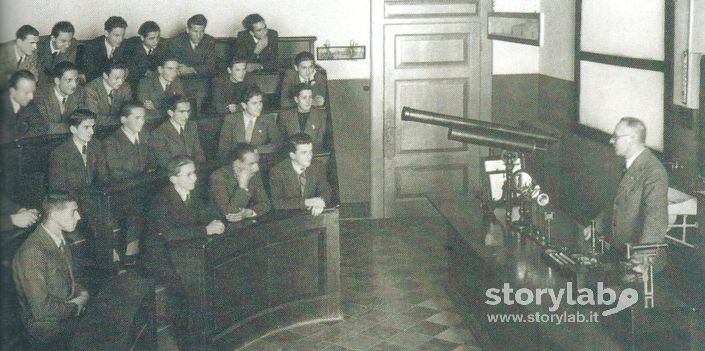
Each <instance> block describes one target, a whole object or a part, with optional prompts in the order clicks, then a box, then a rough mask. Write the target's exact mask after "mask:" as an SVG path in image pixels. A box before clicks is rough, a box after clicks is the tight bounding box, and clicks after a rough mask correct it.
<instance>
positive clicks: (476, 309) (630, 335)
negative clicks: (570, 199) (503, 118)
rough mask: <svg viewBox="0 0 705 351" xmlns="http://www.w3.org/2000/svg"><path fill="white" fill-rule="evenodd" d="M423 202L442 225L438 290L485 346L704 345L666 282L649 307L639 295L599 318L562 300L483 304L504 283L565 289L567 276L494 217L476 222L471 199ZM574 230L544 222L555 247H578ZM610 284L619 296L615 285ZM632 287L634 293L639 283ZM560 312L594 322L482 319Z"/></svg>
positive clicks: (694, 320)
mask: <svg viewBox="0 0 705 351" xmlns="http://www.w3.org/2000/svg"><path fill="white" fill-rule="evenodd" d="M429 200H430V201H431V203H432V204H433V205H434V206H435V208H436V209H437V210H438V212H439V213H440V214H441V215H442V216H443V217H445V219H446V220H447V222H448V249H449V254H448V281H447V285H446V290H447V291H448V294H449V296H450V297H451V298H452V300H453V302H454V304H455V305H456V306H457V307H458V308H459V309H460V310H461V311H464V312H466V313H467V314H469V315H472V316H474V319H475V320H476V321H477V324H478V326H477V327H478V328H479V330H476V333H475V335H476V336H478V337H479V339H480V340H479V341H480V342H481V343H482V344H483V346H484V347H485V348H486V349H489V350H648V349H653V350H702V345H705V341H703V340H705V339H703V336H702V333H703V329H704V328H705V327H704V326H703V323H702V319H700V321H699V323H698V318H699V317H698V315H697V313H698V312H697V311H696V310H695V309H694V308H693V307H691V306H689V305H687V304H685V303H683V301H681V300H680V299H679V298H678V297H677V294H675V293H673V292H672V291H671V290H669V289H670V287H667V286H661V285H657V286H656V291H657V299H656V308H655V309H653V310H644V309H643V299H642V298H641V296H640V299H639V301H638V302H637V303H636V304H635V305H634V306H632V307H631V308H628V309H626V310H624V311H622V312H619V313H617V314H614V315H612V316H607V317H603V316H602V315H601V314H599V312H601V309H599V308H596V307H589V308H588V306H580V305H573V306H570V305H567V304H566V303H565V299H564V300H563V302H564V303H562V304H561V305H560V306H559V308H558V310H557V311H555V313H553V312H551V311H549V306H548V305H550V303H549V304H548V305H547V304H542V305H538V304H535V303H529V304H527V305H525V306H524V305H519V304H516V303H515V304H514V305H504V304H498V305H495V306H493V305H490V304H487V303H485V301H486V300H488V297H487V296H486V290H487V289H489V288H499V289H501V288H502V287H503V285H504V284H505V283H508V284H509V285H510V286H511V287H512V288H513V289H514V290H515V291H516V290H518V289H520V288H527V289H529V290H531V291H532V292H533V291H536V290H535V289H542V288H554V289H560V288H563V289H564V290H565V289H566V286H567V283H568V281H569V279H568V278H567V277H566V276H563V275H560V274H559V272H558V271H557V270H556V269H554V268H553V267H551V266H549V265H548V264H547V263H546V261H544V259H542V257H541V253H542V252H543V249H542V248H541V247H540V246H539V245H538V244H536V243H535V242H534V241H532V240H530V239H526V238H522V237H519V236H517V235H510V234H507V233H506V231H505V229H504V225H503V223H501V222H500V221H498V220H497V217H490V218H484V219H483V217H482V212H481V209H480V208H479V206H478V203H477V200H475V199H473V198H470V197H466V196H457V197H450V198H448V197H447V195H446V197H443V196H441V195H435V196H429ZM503 214H504V213H503V212H502V213H501V216H500V217H499V218H503ZM576 229H577V228H576V226H575V224H574V223H572V221H570V220H569V219H567V218H566V217H565V216H561V214H560V213H557V214H556V220H555V221H554V222H553V225H552V232H553V239H554V241H556V242H557V243H559V244H558V245H559V246H571V245H578V244H579V241H578V240H579V239H578V238H579V235H581V234H580V232H579V231H577V230H576ZM605 278H606V279H605V280H607V282H606V284H605V286H609V282H610V280H611V278H610V277H605ZM614 288H615V290H617V294H619V291H620V290H619V289H620V287H617V286H615V287H614ZM622 288H624V287H622ZM634 288H636V289H637V291H639V292H640V293H641V288H640V285H639V286H634ZM593 291H595V290H594V289H593ZM556 292H557V290H556ZM576 295H577V294H576ZM603 309H604V308H603ZM564 312H565V313H569V314H577V313H582V314H583V315H589V314H590V313H591V312H597V313H598V314H599V316H598V322H597V323H595V322H586V323H562V324H560V325H556V324H555V323H550V322H549V323H526V322H524V323H520V322H513V323H512V322H505V323H499V322H489V321H488V315H492V314H494V315H498V314H504V315H509V314H515V315H523V316H528V315H530V314H536V313H539V314H556V315H561V314H563V313H564ZM656 321H659V322H658V323H657V322H656Z"/></svg>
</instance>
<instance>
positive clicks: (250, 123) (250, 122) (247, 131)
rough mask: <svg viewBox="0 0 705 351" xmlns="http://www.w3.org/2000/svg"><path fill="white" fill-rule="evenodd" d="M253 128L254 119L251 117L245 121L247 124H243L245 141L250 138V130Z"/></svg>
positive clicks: (248, 140)
mask: <svg viewBox="0 0 705 351" xmlns="http://www.w3.org/2000/svg"><path fill="white" fill-rule="evenodd" d="M254 129H255V121H254V119H253V118H250V119H249V120H248V121H247V126H245V141H247V142H248V143H249V142H250V141H251V140H252V132H253V131H254Z"/></svg>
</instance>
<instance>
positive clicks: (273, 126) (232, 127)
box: [218, 112, 282, 161]
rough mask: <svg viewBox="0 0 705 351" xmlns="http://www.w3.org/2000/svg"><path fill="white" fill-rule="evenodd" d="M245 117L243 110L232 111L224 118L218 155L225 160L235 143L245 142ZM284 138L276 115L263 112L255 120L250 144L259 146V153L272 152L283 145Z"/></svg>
mask: <svg viewBox="0 0 705 351" xmlns="http://www.w3.org/2000/svg"><path fill="white" fill-rule="evenodd" d="M244 142H246V140H245V119H244V117H243V112H238V113H231V114H227V115H225V117H224V118H223V127H222V128H221V129H220V139H219V141H218V156H219V157H220V160H221V161H225V160H226V159H227V158H228V156H229V154H230V151H231V149H232V147H233V145H235V144H237V143H244ZM281 142H282V138H281V135H280V132H279V128H278V127H277V122H276V120H275V116H274V115H272V114H262V115H260V116H259V117H257V120H255V125H254V129H253V130H252V138H251V140H250V144H251V145H253V146H256V147H257V151H258V152H259V153H272V152H275V151H276V150H277V148H278V147H279V146H280V145H281Z"/></svg>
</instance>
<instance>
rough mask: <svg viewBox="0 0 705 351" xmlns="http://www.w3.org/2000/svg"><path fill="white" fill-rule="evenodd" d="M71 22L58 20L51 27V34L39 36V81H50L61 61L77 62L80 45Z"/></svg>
mask: <svg viewBox="0 0 705 351" xmlns="http://www.w3.org/2000/svg"><path fill="white" fill-rule="evenodd" d="M75 32H76V30H75V29H74V27H73V25H72V24H71V22H66V21H61V22H56V24H54V27H52V28H51V35H43V36H41V37H39V44H38V45H37V62H38V64H39V82H40V83H42V84H43V83H45V82H47V83H50V82H51V81H52V80H53V78H54V67H56V65H57V64H59V63H61V62H67V61H68V62H71V63H74V64H75V63H76V54H77V52H78V45H77V44H76V40H75V39H74V34H75Z"/></svg>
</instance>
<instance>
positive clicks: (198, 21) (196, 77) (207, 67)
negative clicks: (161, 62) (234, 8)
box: [169, 15, 215, 97]
mask: <svg viewBox="0 0 705 351" xmlns="http://www.w3.org/2000/svg"><path fill="white" fill-rule="evenodd" d="M207 24H208V20H206V17H205V16H203V15H194V16H192V17H191V18H189V19H188V21H187V22H186V32H185V33H181V34H179V35H177V36H176V37H174V38H172V39H171V40H169V52H170V54H171V56H173V57H175V58H176V59H177V60H178V61H179V76H180V77H181V79H182V82H183V83H184V89H185V90H186V94H187V95H189V96H193V97H206V96H208V95H210V89H209V84H208V83H210V80H211V79H212V78H213V76H214V75H215V39H213V37H212V36H210V35H209V34H206V25H207ZM204 79H205V81H204Z"/></svg>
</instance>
